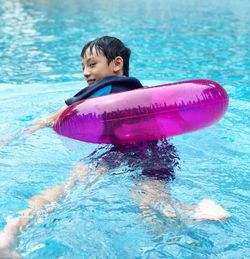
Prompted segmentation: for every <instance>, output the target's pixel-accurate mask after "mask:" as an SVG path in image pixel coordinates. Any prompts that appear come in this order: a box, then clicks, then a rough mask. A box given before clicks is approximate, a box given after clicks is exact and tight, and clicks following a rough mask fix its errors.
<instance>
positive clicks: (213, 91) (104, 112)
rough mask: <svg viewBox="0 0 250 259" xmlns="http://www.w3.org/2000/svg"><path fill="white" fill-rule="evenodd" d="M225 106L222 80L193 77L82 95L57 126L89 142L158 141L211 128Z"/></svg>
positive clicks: (65, 112) (225, 95)
mask: <svg viewBox="0 0 250 259" xmlns="http://www.w3.org/2000/svg"><path fill="white" fill-rule="evenodd" d="M227 107H228V96H227V93H226V91H225V90H224V89H223V88H222V87H221V86H220V85H219V84H218V83H216V82H213V81H210V80H191V81H184V82H177V83H171V84H164V85H158V86H154V87H147V88H144V89H136V90H132V91H126V92H122V93H115V94H109V95H105V96H100V97H95V98H91V99H86V100H82V101H80V102H77V103H75V104H72V105H71V106H69V107H68V108H67V109H66V110H65V111H64V112H63V113H62V114H61V115H60V117H59V118H58V119H57V121H56V122H55V124H54V126H53V129H54V130H55V131H56V132H57V133H58V134H60V135H63V136H65V137H69V138H72V139H77V140H80V141H85V142H91V143H105V144H126V143H134V142H140V141H147V140H158V139H163V138H167V137H171V136H176V135H180V134H183V133H187V132H191V131H195V130H198V129H201V128H204V127H207V126H209V125H211V124H213V123H215V122H216V121H218V120H219V119H220V118H221V117H222V116H223V115H224V114H225V112H226V110H227Z"/></svg>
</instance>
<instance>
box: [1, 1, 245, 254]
mask: <svg viewBox="0 0 250 259" xmlns="http://www.w3.org/2000/svg"><path fill="white" fill-rule="evenodd" d="M249 10H250V3H249V1H247V0H242V1H240V2H237V3H236V2H234V1H227V0H222V1H215V0H211V1H209V2H207V1H206V2H205V1H196V0H188V1H172V0H168V1H165V0H156V1H153V0H147V1H139V0H133V1H131V0H128V1H126V2H124V1H120V0H118V1H115V0H111V1H101V0H92V1H91V2H90V1H85V0H81V1H80V0H72V1H58V0H52V1H47V0H43V1H28V2H27V1H24V0H12V1H4V0H0V57H1V58H0V67H1V70H0V100H1V102H2V105H1V109H0V110H1V116H0V134H1V136H10V137H11V136H14V138H13V139H12V140H11V141H10V142H9V144H8V145H5V146H2V147H0V185H1V196H0V209H1V214H0V228H1V229H2V228H3V227H4V226H5V224H6V221H5V219H6V217H7V216H9V215H11V216H17V211H19V210H22V209H25V208H26V206H27V201H28V199H29V198H30V197H31V196H33V195H35V194H38V193H39V191H41V190H44V189H47V188H49V187H52V186H54V185H57V184H59V183H61V182H63V181H64V180H65V179H66V178H67V176H68V175H69V172H70V171H71V170H72V168H73V167H74V165H75V164H76V163H77V162H78V161H79V160H80V159H83V158H84V157H86V156H88V155H89V154H91V153H92V152H93V151H94V150H95V149H96V148H97V145H94V144H89V143H80V142H77V141H74V140H70V139H63V138H61V137H59V136H58V135H56V134H55V133H54V132H53V131H52V130H51V129H44V130H41V131H39V132H36V133H35V134H33V135H31V136H30V137H26V138H21V137H20V136H21V131H22V130H23V129H25V128H26V127H27V126H29V125H30V124H31V121H32V120H33V119H35V118H39V117H41V116H44V115H48V114H50V113H52V112H53V111H55V110H56V109H58V108H59V107H61V106H62V105H63V102H64V100H65V99H67V98H68V97H71V96H72V95H73V94H74V93H76V92H77V91H79V90H80V89H81V88H82V87H83V86H84V81H83V76H82V71H81V65H80V57H79V54H80V52H81V48H82V46H83V45H84V43H86V42H87V41H89V40H91V39H93V38H96V37H99V36H102V35H111V36H116V37H118V38H120V39H122V40H123V41H125V43H126V44H127V45H128V46H129V47H130V48H131V49H132V58H131V65H130V74H131V75H132V76H135V77H137V78H139V79H140V80H142V82H143V84H144V85H156V84H159V83H166V82H173V81H181V80H186V79H196V78H208V79H211V80H214V81H217V82H218V83H220V84H221V85H223V86H224V88H225V89H226V90H227V92H228V94H229V98H230V103H229V109H228V112H227V113H226V115H225V117H224V118H223V119H222V120H220V121H219V122H218V123H216V124H215V125H213V126H211V127H209V128H206V129H203V130H200V131H197V132H193V133H190V134H185V135H181V136H178V137H174V138H170V139H169V140H168V141H169V143H171V144H172V145H173V146H174V147H175V149H176V152H177V154H178V166H175V167H174V170H175V179H174V180H172V181H170V182H169V183H166V189H168V191H169V192H170V194H171V197H172V198H173V199H177V200H179V201H181V202H183V203H187V204H197V203H198V202H199V201H200V200H201V199H203V198H206V197H208V198H211V199H213V200H215V201H216V202H218V203H219V204H220V205H221V206H223V207H224V208H225V209H226V210H227V211H228V212H229V214H230V218H229V219H228V220H226V221H224V222H195V221H190V222H188V223H186V222H181V221H179V220H177V219H176V220H173V219H168V218H164V217H163V216H162V215H159V222H158V223H157V224H155V223H150V222H147V220H145V219H144V218H143V217H142V215H141V212H140V209H139V207H138V205H137V203H136V202H135V201H134V200H133V198H131V195H130V193H131V190H133V189H134V188H135V182H134V180H133V177H131V175H133V174H136V173H137V171H138V170H139V168H137V167H136V166H135V168H134V172H131V170H129V169H127V168H126V167H125V166H122V165H121V167H120V168H117V169H116V170H115V171H112V172H110V173H109V174H105V175H103V176H102V177H100V179H99V180H98V181H97V182H96V183H95V184H93V185H92V186H90V188H85V187H86V186H84V185H78V186H77V187H76V188H75V189H73V190H72V191H71V192H70V193H69V194H68V195H67V196H66V197H65V198H64V199H63V200H61V201H60V202H58V203H57V204H53V205H51V207H52V209H53V210H52V211H50V213H48V211H49V209H51V207H50V208H46V209H44V210H43V211H41V215H40V216H39V217H38V218H37V219H34V220H33V221H32V222H31V223H30V224H29V226H28V228H27V229H26V231H25V232H23V233H22V234H21V236H20V244H19V247H18V249H19V250H20V251H21V254H22V256H23V257H24V258H70V257H71V258H247V257H248V255H249V254H250V245H249V243H250V242H249V237H250V224H249V222H250V216H249V211H250V206H249V189H250V180H249V173H250V172H249V158H250V145H249V144H250V143H249V139H250V137H249V136H250V112H249V111H250V90H249V89H250V75H249V71H250V48H249V46H250V16H249Z"/></svg>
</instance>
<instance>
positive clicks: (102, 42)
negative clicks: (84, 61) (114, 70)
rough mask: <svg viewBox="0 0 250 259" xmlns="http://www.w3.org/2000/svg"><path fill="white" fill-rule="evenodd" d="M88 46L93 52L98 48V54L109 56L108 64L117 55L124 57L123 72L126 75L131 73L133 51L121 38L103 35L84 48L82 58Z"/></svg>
mask: <svg viewBox="0 0 250 259" xmlns="http://www.w3.org/2000/svg"><path fill="white" fill-rule="evenodd" d="M88 48H89V51H90V53H91V54H92V53H93V49H95V50H96V53H97V54H103V55H104V56H105V57H106V58H107V60H108V64H109V63H110V62H111V61H112V60H114V59H115V58H116V57H117V56H120V57H122V59H123V73H124V75H125V76H128V75H129V58H130V54H131V51H130V49H129V48H127V47H126V46H125V45H124V43H123V42H122V41H120V40H119V39H117V38H115V37H110V36H103V37H100V38H97V39H95V40H93V41H90V42H88V43H87V44H86V45H85V46H84V47H83V49H82V52H81V57H82V58H83V57H84V55H85V52H86V50H87V49H88Z"/></svg>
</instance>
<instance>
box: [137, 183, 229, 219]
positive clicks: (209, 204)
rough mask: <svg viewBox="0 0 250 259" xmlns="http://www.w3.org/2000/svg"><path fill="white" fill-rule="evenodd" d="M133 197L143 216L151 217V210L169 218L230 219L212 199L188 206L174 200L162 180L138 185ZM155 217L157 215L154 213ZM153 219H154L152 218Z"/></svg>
mask: <svg viewBox="0 0 250 259" xmlns="http://www.w3.org/2000/svg"><path fill="white" fill-rule="evenodd" d="M132 196H133V197H134V198H135V200H137V202H138V203H139V206H140V209H141V211H142V215H149V212H148V210H149V209H151V210H152V212H153V211H154V210H156V211H158V212H160V213H161V214H162V215H164V216H166V217H168V218H173V217H175V218H178V219H183V220H184V219H185V218H191V219H194V220H198V221H201V220H225V219H227V218H228V217H229V215H228V213H227V211H226V210H225V209H223V208H222V207H221V206H220V205H218V204H216V203H215V202H214V201H212V200H210V199H204V200H202V201H201V202H200V203H198V204H197V205H187V204H183V203H181V202H179V201H176V200H173V199H172V198H171V196H170V194H168V192H167V190H166V187H165V183H164V182H163V181H160V180H155V179H154V180H152V179H147V180H144V181H142V182H140V183H139V184H138V185H137V188H136V190H135V191H134V192H133V193H132ZM153 215H154V217H155V216H156V213H153ZM152 219H153V218H152Z"/></svg>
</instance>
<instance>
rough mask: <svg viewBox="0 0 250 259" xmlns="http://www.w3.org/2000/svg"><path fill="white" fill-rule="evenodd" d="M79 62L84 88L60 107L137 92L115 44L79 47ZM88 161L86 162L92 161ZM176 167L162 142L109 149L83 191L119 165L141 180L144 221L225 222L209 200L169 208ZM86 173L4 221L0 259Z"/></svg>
mask: <svg viewBox="0 0 250 259" xmlns="http://www.w3.org/2000/svg"><path fill="white" fill-rule="evenodd" d="M81 57H82V67H83V72H84V77H85V79H86V81H87V83H88V87H87V88H86V89H83V90H81V91H80V92H79V93H77V94H76V95H75V96H74V97H72V98H70V99H68V100H66V104H68V105H70V104H72V103H74V102H76V101H79V100H81V99H85V98H91V97H93V96H95V94H96V92H98V91H99V95H102V94H108V93H113V92H119V91H125V90H131V89H136V88H142V85H141V84H140V82H139V81H138V80H137V79H134V78H129V77H128V75H129V57H130V50H129V49H128V48H127V47H125V45H124V44H123V43H122V42H121V41H120V40H118V39H116V38H114V37H108V36H105V37H101V38H99V39H96V40H94V41H91V42H89V43H88V44H86V45H85V46H84V48H83V50H82V53H81ZM66 107H67V106H65V107H63V108H61V109H60V110H58V111H57V112H55V113H53V114H51V115H50V116H47V117H45V118H42V119H39V120H36V121H34V122H33V124H34V125H33V126H32V127H31V128H30V132H34V131H36V130H38V129H41V128H44V127H49V126H51V125H52V124H53V122H54V121H55V120H56V119H57V118H58V116H60V114H61V113H62V112H63V111H64V110H65V109H66ZM97 152H98V151H97ZM90 158H91V159H92V157H90ZM115 161H118V164H117V165H115ZM177 161H178V156H177V155H176V151H175V148H174V147H173V145H171V144H169V143H167V141H162V142H161V145H159V143H158V142H157V141H150V142H145V143H138V144H130V145H122V146H112V147H111V148H110V150H109V151H108V152H105V153H103V152H101V154H100V155H98V156H97V159H96V158H93V159H92V160H91V162H93V164H95V165H96V167H95V172H94V173H95V175H96V179H95V180H94V181H92V182H91V183H87V184H86V187H88V186H89V185H92V184H93V183H94V182H95V181H96V180H97V179H98V177H99V176H100V175H101V174H102V173H103V172H105V171H107V170H108V169H110V168H112V167H113V168H115V167H117V166H120V163H121V162H123V163H126V164H127V165H129V166H130V167H131V168H132V169H133V168H135V166H139V167H140V168H141V169H142V175H143V177H142V180H141V181H140V183H139V184H137V186H136V189H135V190H134V191H133V192H132V196H133V197H134V198H135V199H136V200H137V201H138V203H139V205H140V208H141V210H142V214H143V215H145V217H147V218H148V219H149V220H152V219H153V218H154V217H156V215H155V213H154V211H155V210H158V211H159V212H161V213H162V214H163V215H165V216H167V217H179V216H180V214H179V212H180V211H189V212H190V214H191V215H192V218H193V219H196V220H203V219H209V220H221V219H225V218H227V217H228V214H227V212H226V211H225V210H223V209H222V208H221V207H220V206H218V205H216V204H215V203H214V202H213V201H211V200H203V201H202V202H201V203H200V204H198V206H186V205H185V206H184V205H183V204H179V203H176V204H175V206H173V204H172V201H171V199H170V197H169V195H168V194H167V193H166V190H165V182H163V181H162V180H168V179H171V178H173V177H174V176H173V172H174V166H176V164H178V162H177ZM90 173H93V172H92V171H91V168H90V167H89V165H88V164H87V163H83V162H81V163H79V164H78V165H77V166H76V167H75V168H74V170H73V171H72V173H71V174H70V176H69V178H68V179H67V180H66V181H65V182H64V183H62V184H60V185H58V186H56V187H53V188H51V189H49V190H46V191H43V192H42V193H41V194H40V195H37V196H34V197H32V198H31V199H30V200H29V201H28V204H29V208H28V209H26V210H24V211H22V212H20V214H21V216H20V217H18V218H14V219H9V220H8V222H7V225H6V227H5V229H4V230H3V231H2V233H0V256H1V255H8V254H9V255H10V254H11V253H12V254H13V253H14V252H13V250H14V249H15V246H16V241H17V236H18V234H19V230H20V229H21V228H25V226H26V225H27V224H28V221H29V218H30V217H31V216H35V215H36V213H37V211H38V210H39V209H41V208H42V207H44V206H45V205H47V204H49V203H52V202H54V201H57V200H58V199H59V198H62V197H63V196H64V195H66V194H67V193H68V192H69V191H70V190H71V189H72V188H73V187H74V186H75V183H76V182H79V181H80V182H82V181H85V182H86V179H87V177H88V175H89V174H90ZM159 201H161V204H162V203H164V206H161V205H160V206H159ZM152 208H153V210H152ZM208 209H209V211H208Z"/></svg>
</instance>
